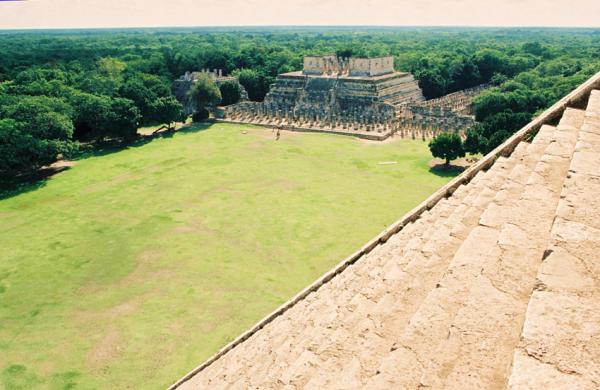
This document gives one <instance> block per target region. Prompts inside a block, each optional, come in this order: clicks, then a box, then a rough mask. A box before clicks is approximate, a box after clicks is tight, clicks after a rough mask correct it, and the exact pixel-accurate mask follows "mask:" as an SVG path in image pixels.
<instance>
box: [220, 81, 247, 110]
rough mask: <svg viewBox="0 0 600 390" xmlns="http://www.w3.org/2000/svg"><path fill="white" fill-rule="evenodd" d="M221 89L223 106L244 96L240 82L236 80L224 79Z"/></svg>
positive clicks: (233, 102)
mask: <svg viewBox="0 0 600 390" xmlns="http://www.w3.org/2000/svg"><path fill="white" fill-rule="evenodd" d="M219 90H220V91H221V96H222V99H221V104H222V105H223V106H228V105H230V104H235V103H237V102H238V101H239V100H240V97H241V96H242V90H241V88H240V83H238V82H237V81H235V80H226V81H223V82H222V83H221V85H219Z"/></svg>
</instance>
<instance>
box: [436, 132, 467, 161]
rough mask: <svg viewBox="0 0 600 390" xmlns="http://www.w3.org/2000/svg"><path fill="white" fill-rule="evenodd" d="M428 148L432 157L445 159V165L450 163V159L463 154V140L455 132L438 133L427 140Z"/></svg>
mask: <svg viewBox="0 0 600 390" xmlns="http://www.w3.org/2000/svg"><path fill="white" fill-rule="evenodd" d="M429 150H430V151H431V154H432V155H433V157H438V158H443V159H444V160H446V165H449V164H450V160H454V159H456V158H458V157H464V156H465V149H464V147H463V142H462V140H461V139H460V136H459V135H458V134H456V133H441V134H439V135H438V136H436V137H435V138H434V139H432V140H431V141H430V142H429Z"/></svg>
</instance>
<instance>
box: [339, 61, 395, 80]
mask: <svg viewBox="0 0 600 390" xmlns="http://www.w3.org/2000/svg"><path fill="white" fill-rule="evenodd" d="M349 72H350V76H380V75H383V74H387V73H392V72H394V57H392V56H389V57H378V58H350V66H349Z"/></svg>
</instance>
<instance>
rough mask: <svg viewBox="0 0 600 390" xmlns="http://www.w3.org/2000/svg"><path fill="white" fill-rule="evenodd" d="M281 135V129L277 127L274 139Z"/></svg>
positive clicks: (277, 139)
mask: <svg viewBox="0 0 600 390" xmlns="http://www.w3.org/2000/svg"><path fill="white" fill-rule="evenodd" d="M280 136H281V129H280V128H279V127H278V128H277V135H275V141H279V137H280Z"/></svg>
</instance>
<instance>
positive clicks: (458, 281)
mask: <svg viewBox="0 0 600 390" xmlns="http://www.w3.org/2000/svg"><path fill="white" fill-rule="evenodd" d="M598 89H600V73H599V74H597V75H596V76H594V77H593V78H592V79H590V80H589V81H588V82H586V83H585V84H583V85H582V86H580V87H579V88H577V89H576V90H575V91H573V92H572V93H571V94H569V95H568V96H566V97H565V98H563V99H562V100H561V101H559V102H558V103H556V104H555V105H554V106H553V107H551V108H550V109H549V110H547V111H546V112H544V113H543V114H542V115H541V116H539V117H538V118H536V119H535V120H534V121H533V122H531V123H530V124H528V125H527V126H525V127H524V128H523V129H521V130H520V131H519V132H518V133H516V134H515V135H514V136H513V137H511V138H510V139H509V140H507V141H506V142H505V143H504V144H502V145H501V146H499V147H498V148H497V149H496V150H494V151H493V152H492V153H490V154H489V155H487V156H485V157H484V158H482V159H481V160H480V161H479V162H478V163H477V164H476V165H475V166H473V167H471V168H470V169H468V170H467V171H465V172H464V173H463V174H462V175H461V176H459V177H457V178H456V179H455V180H453V181H452V182H450V183H449V184H448V185H446V186H444V187H443V188H442V189H440V190H439V191H438V192H436V193H435V194H433V195H432V196H431V197H430V198H429V199H427V200H426V201H425V202H423V203H422V204H421V205H419V206H417V207H416V208H415V209H414V210H413V211H411V212H410V213H409V214H407V215H406V216H405V217H403V218H402V219H401V220H399V221H398V222H396V223H395V224H394V225H392V226H391V227H390V228H388V229H387V230H386V231H384V232H382V233H381V234H380V235H379V236H377V237H376V238H375V239H373V240H372V241H371V242H369V243H368V244H367V245H365V246H364V247H363V248H361V249H360V250H359V251H358V252H357V253H355V254H354V255H352V256H350V257H349V258H347V259H345V260H344V261H343V262H341V263H340V264H339V265H338V266H337V267H336V268H334V269H333V270H331V271H330V272H328V273H327V274H325V275H324V276H323V277H322V278H320V279H319V280H317V281H316V282H315V283H314V284H313V285H311V286H309V287H307V288H306V289H305V290H304V291H302V292H301V293H299V294H298V295H297V296H296V297H294V298H293V299H292V300H290V301H289V302H287V303H286V304H284V305H283V306H282V307H280V308H279V309H277V310H276V311H275V312H273V313H272V314H271V315H269V316H268V317H266V318H265V319H264V320H262V321H261V322H259V323H258V324H257V325H256V326H255V327H253V328H252V329H250V330H249V331H247V332H246V333H244V334H243V335H241V336H240V337H239V338H238V339H236V340H234V341H233V342H232V343H231V344H229V345H228V346H226V347H225V348H224V349H223V350H221V351H220V352H219V353H217V354H216V355H215V356H213V357H212V358H211V359H209V360H208V361H207V362H205V363H204V364H202V365H201V366H199V367H198V368H196V369H195V370H193V371H192V372H191V373H189V374H188V375H186V376H185V377H184V378H182V379H181V380H180V381H179V382H177V383H176V384H174V385H173V386H172V388H173V389H175V388H178V389H208V388H210V389H222V388H223V389H224V388H228V389H229V388H233V389H248V388H260V389H266V388H268V389H280V388H281V389H300V388H306V389H326V388H327V389H329V388H333V389H358V388H366V389H420V388H432V389H500V388H510V389H544V388H552V389H590V390H591V389H598V388H600V197H599V195H600V90H598ZM528 140H530V142H528Z"/></svg>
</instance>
